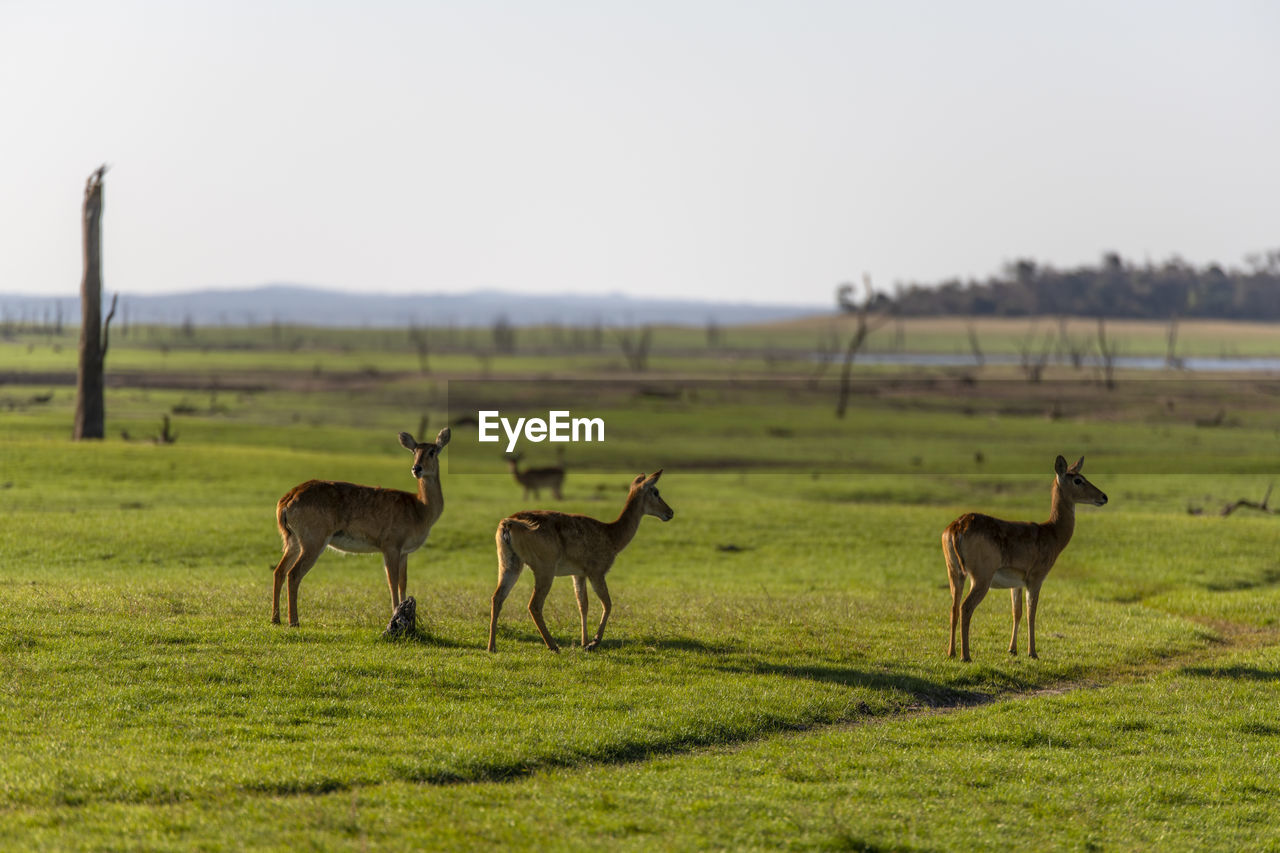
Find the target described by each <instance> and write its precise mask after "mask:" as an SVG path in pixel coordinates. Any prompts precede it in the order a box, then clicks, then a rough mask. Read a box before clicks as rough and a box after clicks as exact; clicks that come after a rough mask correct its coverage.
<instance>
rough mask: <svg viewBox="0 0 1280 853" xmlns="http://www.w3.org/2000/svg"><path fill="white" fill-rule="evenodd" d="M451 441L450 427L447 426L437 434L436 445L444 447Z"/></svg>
mask: <svg viewBox="0 0 1280 853" xmlns="http://www.w3.org/2000/svg"><path fill="white" fill-rule="evenodd" d="M448 443H449V428H448V427H445V428H444V429H442V430H440V432H439V433H438V434H437V435H436V447H444V446H445V445H446V444H448Z"/></svg>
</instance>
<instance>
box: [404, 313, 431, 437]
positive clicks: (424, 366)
mask: <svg viewBox="0 0 1280 853" xmlns="http://www.w3.org/2000/svg"><path fill="white" fill-rule="evenodd" d="M409 340H410V342H411V343H412V344H413V346H414V349H416V350H417V352H418V372H419V373H421V374H422V375H423V376H428V375H430V373H431V342H430V341H429V340H428V338H427V330H426V329H424V328H422V327H421V326H419V325H417V324H416V323H410V324H409ZM424 432H426V430H418V432H417V433H415V435H422V434H423V433H424Z"/></svg>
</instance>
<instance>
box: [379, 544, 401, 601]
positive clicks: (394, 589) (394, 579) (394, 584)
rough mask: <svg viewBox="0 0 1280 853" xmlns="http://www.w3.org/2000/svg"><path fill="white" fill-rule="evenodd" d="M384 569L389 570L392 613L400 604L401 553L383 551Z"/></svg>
mask: <svg viewBox="0 0 1280 853" xmlns="http://www.w3.org/2000/svg"><path fill="white" fill-rule="evenodd" d="M382 567H383V568H384V569H386V570H387V586H388V587H390V588H391V612H392V613H393V614H394V613H395V612H396V606H397V605H399V604H400V589H401V587H400V551H399V550H398V549H397V550H395V551H383V552H382Z"/></svg>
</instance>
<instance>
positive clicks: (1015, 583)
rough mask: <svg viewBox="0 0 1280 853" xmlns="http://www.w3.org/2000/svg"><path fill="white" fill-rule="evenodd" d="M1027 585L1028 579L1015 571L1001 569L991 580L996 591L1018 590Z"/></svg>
mask: <svg viewBox="0 0 1280 853" xmlns="http://www.w3.org/2000/svg"><path fill="white" fill-rule="evenodd" d="M1026 585H1027V579H1026V578H1024V577H1023V576H1022V575H1021V574H1019V573H1018V572H1015V571H1014V570H1013V569H1001V570H1000V571H998V572H996V576H995V577H994V578H992V579H991V586H992V587H993V588H994V589H1018V588H1020V587H1024V586H1026Z"/></svg>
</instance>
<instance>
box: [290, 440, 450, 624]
mask: <svg viewBox="0 0 1280 853" xmlns="http://www.w3.org/2000/svg"><path fill="white" fill-rule="evenodd" d="M448 443H449V429H448V427H446V428H444V429H442V430H440V433H439V435H437V436H436V440H435V441H434V442H432V443H427V444H424V443H420V442H418V441H416V440H415V439H414V437H413V436H412V435H410V434H409V433H407V432H402V433H400V444H401V445H402V446H403V447H405V448H406V449H407V450H409V451H410V452H412V453H413V466H412V467H411V468H410V471H411V473H412V474H413V476H414V478H415V479H416V480H417V481H418V493H417V494H416V495H415V494H411V493H409V492H402V491H398V490H396V489H382V488H377V487H374V486H357V485H355V484H354V483H340V482H333V481H329V480H308V481H307V482H305V483H302V484H300V485H297V486H294V487H293V489H291V490H290V491H289V492H288V494H286V495H285V496H284V497H282V498H281V499H280V501H279V503H277V504H276V525H277V526H278V527H279V528H280V539H281V541H282V543H283V547H284V556H283V557H281V558H280V562H279V563H278V564H276V568H275V578H274V583H273V586H272V590H271V621H272V622H275V623H277V624H278V623H279V622H280V587H281V586H283V585H284V582H285V581H286V580H288V582H289V625H290V626H293V627H297V625H298V585H299V584H300V583H302V578H303V576H305V575H306V573H307V572H309V571H310V570H311V567H312V566H314V565H315V563H316V560H317V559H318V558H319V556H320V555H321V554H322V553H323V552H324V549H325V548H326V547H328V548H332V549H333V550H335V551H345V552H347V553H351V554H372V553H379V554H382V560H383V564H384V566H385V567H386V570H387V585H388V586H389V587H391V611H392V613H394V612H395V608H396V605H398V604H399V603H400V602H401V601H402V600H403V599H404V597H405V594H404V593H405V586H406V584H407V583H408V580H409V565H408V559H409V555H410V554H412V553H413V552H414V551H416V550H418V549H419V548H421V547H422V544H423V543H424V542H426V541H427V535H428V534H429V533H431V528H432V526H433V525H434V524H435V523H436V522H437V521H438V520H439V519H440V513H441V512H443V511H444V495H443V494H441V492H440V453H441V451H443V450H444V446H445V445H446V444H448Z"/></svg>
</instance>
